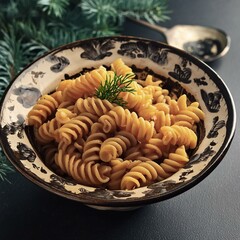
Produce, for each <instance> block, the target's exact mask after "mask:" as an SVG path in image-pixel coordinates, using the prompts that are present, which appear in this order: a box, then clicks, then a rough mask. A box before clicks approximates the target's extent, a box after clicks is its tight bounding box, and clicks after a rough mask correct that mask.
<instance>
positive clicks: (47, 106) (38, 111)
mask: <svg viewBox="0 0 240 240" xmlns="http://www.w3.org/2000/svg"><path fill="white" fill-rule="evenodd" d="M58 105H59V104H58V102H57V101H56V99H55V98H54V97H52V96H51V95H47V94H46V95H43V96H42V97H41V98H40V99H39V100H38V101H37V103H36V104H35V105H34V107H33V108H32V109H31V110H30V111H29V113H28V116H27V122H28V125H33V126H35V127H39V126H40V125H41V124H43V123H44V122H45V121H46V120H47V118H48V117H49V116H50V115H51V114H53V113H54V111H55V110H56V109H57V107H58Z"/></svg>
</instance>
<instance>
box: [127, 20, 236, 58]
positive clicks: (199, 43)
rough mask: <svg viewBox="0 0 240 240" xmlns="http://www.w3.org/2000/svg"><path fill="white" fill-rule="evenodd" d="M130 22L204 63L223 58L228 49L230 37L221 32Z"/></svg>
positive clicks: (217, 30)
mask: <svg viewBox="0 0 240 240" xmlns="http://www.w3.org/2000/svg"><path fill="white" fill-rule="evenodd" d="M131 20H133V21H135V22H137V23H140V24H142V25H144V26H147V27H149V28H151V29H153V30H156V31H158V32H160V33H161V34H162V35H163V36H164V37H165V39H166V41H167V43H168V44H169V45H172V46H174V47H177V48H180V49H183V50H185V51H186V52H188V53H190V54H192V55H194V56H195V57H197V58H199V59H201V60H202V61H204V62H212V61H214V60H216V59H218V58H220V57H223V56H224V55H225V54H226V53H227V52H228V50H229V48H230V42H231V39H230V37H229V36H228V35H227V34H226V33H225V32H224V31H222V30H219V29H216V28H212V27H203V26H198V25H176V26H174V27H172V28H169V29H168V28H164V27H161V26H158V25H154V24H150V23H149V22H146V21H143V20H138V19H133V18H131Z"/></svg>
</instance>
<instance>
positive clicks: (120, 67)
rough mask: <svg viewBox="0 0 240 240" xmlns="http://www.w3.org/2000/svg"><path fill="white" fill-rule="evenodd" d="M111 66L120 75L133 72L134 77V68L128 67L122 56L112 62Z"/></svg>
mask: <svg viewBox="0 0 240 240" xmlns="http://www.w3.org/2000/svg"><path fill="white" fill-rule="evenodd" d="M111 68H112V70H113V71H114V72H115V73H116V74H117V75H118V76H119V75H122V76H126V75H127V74H131V77H132V78H133V77H134V74H133V71H132V69H131V68H130V67H128V66H127V65H126V64H125V63H124V62H123V60H122V59H121V58H118V59H116V60H115V61H114V62H113V63H112V64H111Z"/></svg>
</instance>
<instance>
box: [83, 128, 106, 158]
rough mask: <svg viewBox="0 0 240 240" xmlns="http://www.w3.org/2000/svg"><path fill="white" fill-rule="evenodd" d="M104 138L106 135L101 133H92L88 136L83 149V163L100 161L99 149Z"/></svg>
mask: <svg viewBox="0 0 240 240" xmlns="http://www.w3.org/2000/svg"><path fill="white" fill-rule="evenodd" d="M106 138H107V135H106V134H105V133H102V132H97V133H92V134H90V135H89V137H88V138H87V140H86V142H85V145H84V149H83V155H82V159H83V161H84V162H91V161H99V160H100V156H99V152H100V148H101V145H102V143H103V142H104V141H105V140H106Z"/></svg>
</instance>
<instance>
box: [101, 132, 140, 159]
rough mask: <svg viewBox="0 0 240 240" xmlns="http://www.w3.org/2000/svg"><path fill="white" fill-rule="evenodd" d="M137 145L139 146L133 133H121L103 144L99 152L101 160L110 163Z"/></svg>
mask: <svg viewBox="0 0 240 240" xmlns="http://www.w3.org/2000/svg"><path fill="white" fill-rule="evenodd" d="M135 145H137V140H136V138H135V137H134V136H133V135H132V134H131V133H128V132H126V131H120V132H118V133H117V134H116V135H115V136H114V137H112V138H108V139H106V140H105V141H104V142H103V143H102V145H101V149H100V152H99V156H100V159H101V160H102V161H104V162H110V161H111V160H113V159H116V158H118V157H120V156H121V155H122V154H123V153H124V152H125V151H126V150H127V149H128V148H130V147H132V146H135Z"/></svg>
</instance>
